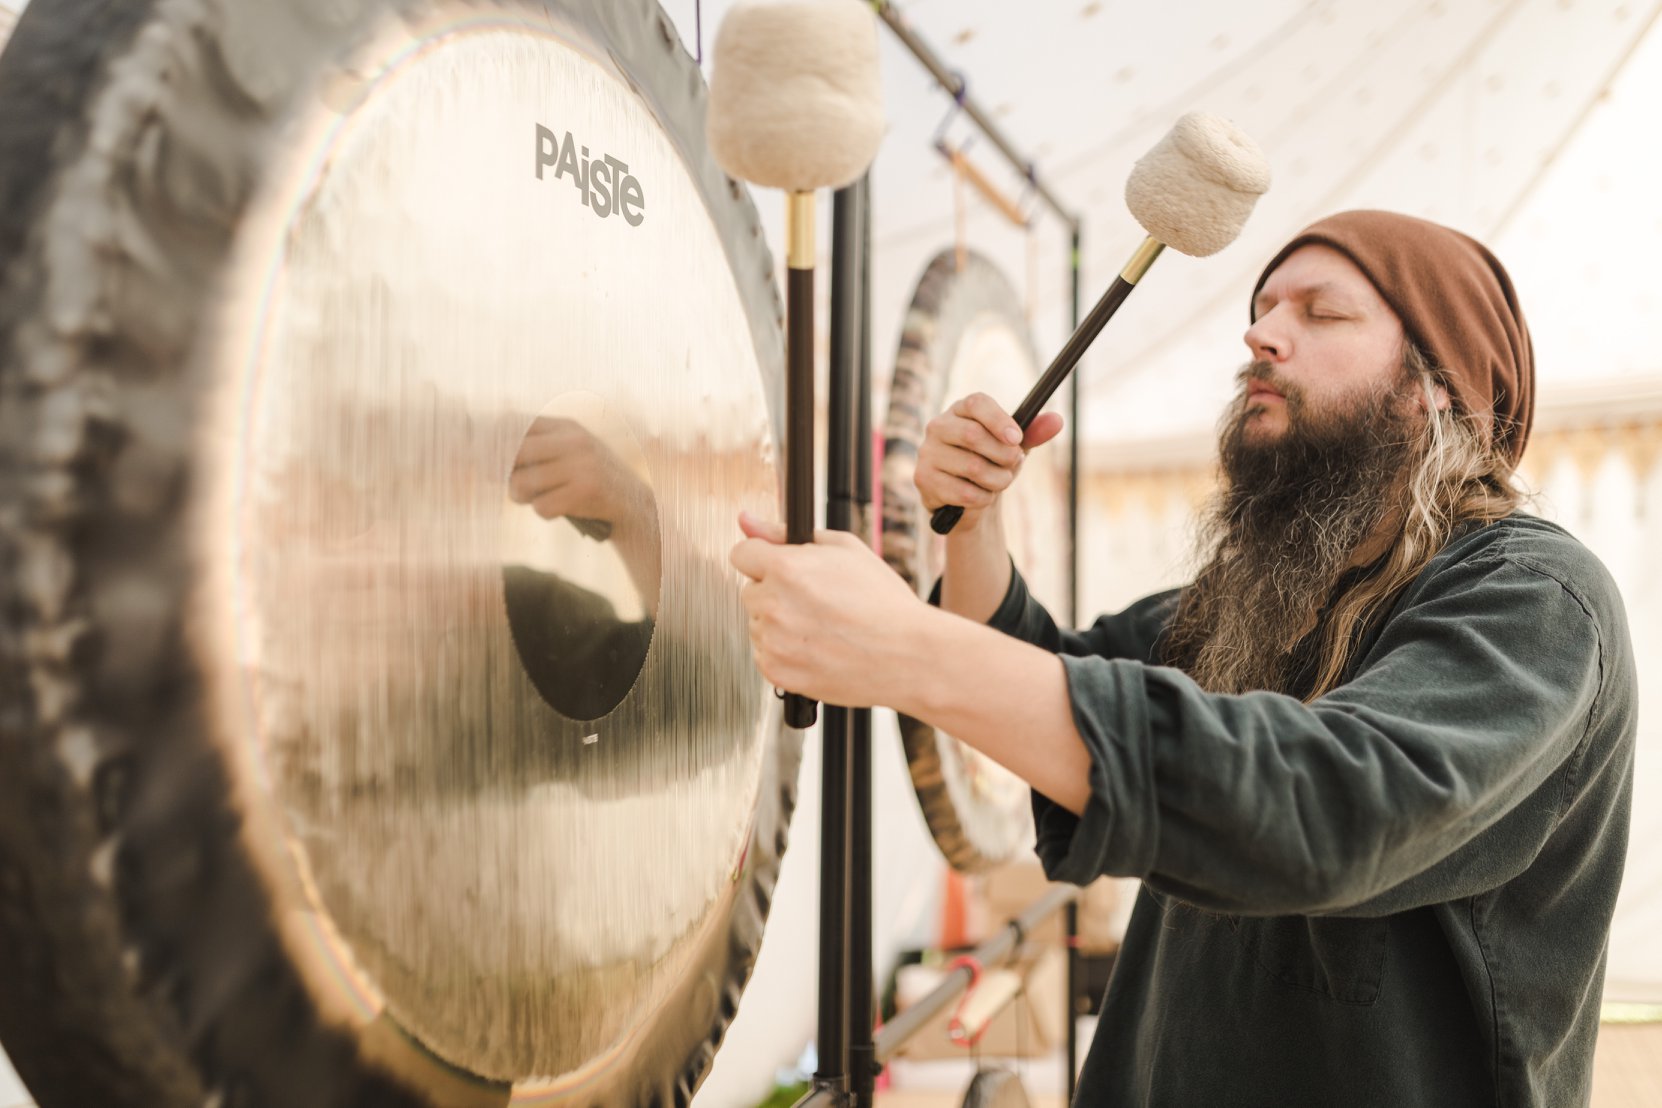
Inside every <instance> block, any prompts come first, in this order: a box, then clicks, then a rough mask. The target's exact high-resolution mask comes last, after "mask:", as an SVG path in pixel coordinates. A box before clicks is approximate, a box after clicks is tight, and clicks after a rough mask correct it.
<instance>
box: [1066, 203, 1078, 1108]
mask: <svg viewBox="0 0 1662 1108" xmlns="http://www.w3.org/2000/svg"><path fill="white" fill-rule="evenodd" d="M1079 239H1080V230H1079V225H1078V224H1075V225H1074V228H1073V242H1072V244H1071V247H1070V249H1069V252H1068V271H1069V272H1068V276H1069V279H1070V281H1071V282H1072V306H1071V307H1070V309H1069V320H1070V322H1069V326H1070V327H1071V328H1072V329H1073V330H1075V331H1077V330H1079V309H1080V304H1081V301H1080V274H1079V259H1080V253H1079V250H1080V243H1079ZM1079 377H1080V375H1079V374H1077V373H1076V374H1074V375H1073V376H1072V377H1070V378H1069V379H1068V383H1069V389H1068V428H1069V430H1068V626H1069V627H1078V626H1079V442H1080V437H1081V436H1080V433H1079ZM1063 930H1064V932H1065V933H1066V935H1067V945H1068V972H1067V987H1066V991H1067V994H1068V996H1067V1021H1068V1022H1067V1044H1068V1049H1067V1067H1068V1073H1067V1088H1068V1099H1067V1103H1069V1104H1072V1103H1073V1093H1074V1083H1075V1082H1076V1081H1077V1080H1078V1078H1077V1076H1076V1075H1077V1074H1078V1073H1079V994H1080V980H1079V979H1080V977H1081V976H1082V975H1081V973H1080V969H1081V966H1080V963H1079V901H1078V900H1070V901H1068V906H1067V910H1066V912H1065V913H1064V915H1063Z"/></svg>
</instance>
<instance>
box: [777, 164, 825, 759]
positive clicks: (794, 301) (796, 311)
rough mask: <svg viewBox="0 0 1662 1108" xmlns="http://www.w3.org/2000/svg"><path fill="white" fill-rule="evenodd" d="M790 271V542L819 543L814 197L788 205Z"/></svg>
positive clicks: (801, 712)
mask: <svg viewBox="0 0 1662 1108" xmlns="http://www.w3.org/2000/svg"><path fill="white" fill-rule="evenodd" d="M787 203H788V205H789V206H788V208H787V209H786V215H787V218H786V238H787V239H789V254H788V255H787V257H786V269H785V541H786V542H788V543H794V544H802V543H810V542H813V541H814V194H813V193H811V192H793V193H791V194H790V198H789V200H788V201H787ZM818 715H819V707H818V705H817V704H816V702H815V701H813V700H810V699H809V698H808V697H805V696H799V695H798V694H796V693H791V692H788V693H786V694H785V725H786V726H787V727H794V728H797V729H798V730H806V729H808V728H810V727H812V726H813V725H814V720H815V718H817V717H818Z"/></svg>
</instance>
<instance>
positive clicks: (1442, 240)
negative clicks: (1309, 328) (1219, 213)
mask: <svg viewBox="0 0 1662 1108" xmlns="http://www.w3.org/2000/svg"><path fill="white" fill-rule="evenodd" d="M1312 243H1319V244H1320V245H1323V246H1330V247H1332V248H1333V249H1335V250H1337V251H1339V252H1340V253H1341V254H1344V255H1345V256H1346V257H1348V258H1350V260H1351V261H1353V262H1355V263H1356V265H1357V267H1358V268H1359V269H1361V270H1362V272H1363V273H1365V274H1367V276H1368V279H1369V280H1370V281H1372V282H1373V283H1374V287H1375V288H1377V289H1378V290H1379V295H1380V296H1382V297H1383V298H1384V299H1385V302H1386V303H1387V304H1389V305H1390V306H1391V309H1392V310H1393V311H1394V312H1396V314H1397V318H1398V319H1400V320H1401V321H1402V328H1403V330H1404V331H1405V332H1406V333H1407V335H1408V337H1409V339H1411V340H1412V341H1413V342H1414V343H1416V344H1417V345H1418V346H1419V347H1420V348H1421V349H1422V350H1424V351H1425V352H1426V354H1427V355H1429V356H1430V358H1431V360H1432V362H1433V363H1434V364H1435V365H1436V366H1437V367H1438V368H1439V369H1440V370H1441V371H1442V372H1443V374H1444V375H1445V378H1446V380H1447V383H1448V387H1449V390H1450V391H1451V392H1452V394H1453V396H1454V401H1455V403H1456V404H1457V405H1458V406H1459V408H1460V410H1461V411H1464V412H1467V413H1469V414H1471V415H1475V416H1479V417H1483V416H1489V417H1490V418H1491V419H1492V424H1491V426H1492V427H1493V432H1492V435H1493V441H1494V442H1495V443H1496V444H1497V445H1498V446H1500V447H1501V449H1502V450H1504V451H1505V453H1506V455H1507V456H1508V457H1509V458H1511V460H1512V464H1513V465H1514V466H1515V465H1517V464H1518V459H1519V458H1520V457H1522V456H1523V449H1524V443H1525V442H1526V441H1528V439H1529V427H1530V424H1531V423H1532V422H1533V420H1534V417H1535V357H1534V354H1533V352H1532V351H1531V349H1530V343H1529V327H1528V326H1527V325H1526V324H1525V323H1524V318H1523V312H1522V310H1521V309H1520V308H1519V307H1518V297H1517V293H1515V292H1514V291H1513V289H1512V280H1511V278H1509V277H1508V276H1507V275H1506V270H1505V269H1504V268H1503V267H1502V266H1501V264H1500V262H1499V261H1498V260H1497V259H1496V258H1495V256H1494V255H1493V254H1491V253H1489V251H1488V250H1487V249H1486V248H1485V247H1484V246H1483V244H1482V243H1479V242H1478V241H1477V240H1476V239H1473V238H1469V237H1468V236H1466V235H1463V234H1461V233H1460V232H1459V231H1455V230H1452V229H1450V228H1448V227H1443V226H1441V225H1439V224H1436V223H1430V222H1427V221H1426V220H1423V219H1415V218H1414V217H1412V216H1406V215H1398V214H1397V213H1395V212H1378V211H1354V212H1340V213H1339V214H1338V215H1333V216H1328V217H1327V218H1326V219H1323V220H1319V221H1317V222H1316V223H1312V224H1311V225H1310V226H1309V227H1306V228H1305V229H1304V230H1303V231H1301V232H1299V234H1298V236H1297V237H1296V238H1294V239H1293V241H1291V242H1289V243H1288V244H1287V245H1286V246H1283V247H1282V248H1281V252H1280V253H1279V254H1277V255H1276V256H1275V257H1274V258H1272V259H1270V264H1269V265H1267V266H1265V267H1264V272H1263V274H1262V275H1261V276H1260V277H1259V278H1258V284H1257V285H1255V286H1254V287H1253V290H1252V296H1253V301H1254V303H1256V301H1257V298H1258V290H1259V289H1261V288H1263V287H1264V282H1265V281H1266V280H1268V279H1269V276H1270V273H1271V272H1272V271H1274V269H1275V267H1276V266H1278V265H1280V264H1281V263H1282V262H1283V261H1285V260H1286V259H1287V256H1288V255H1289V254H1291V253H1292V252H1293V251H1295V250H1297V249H1298V248H1299V247H1301V246H1309V245H1311V244H1312ZM1254 318H1256V313H1254Z"/></svg>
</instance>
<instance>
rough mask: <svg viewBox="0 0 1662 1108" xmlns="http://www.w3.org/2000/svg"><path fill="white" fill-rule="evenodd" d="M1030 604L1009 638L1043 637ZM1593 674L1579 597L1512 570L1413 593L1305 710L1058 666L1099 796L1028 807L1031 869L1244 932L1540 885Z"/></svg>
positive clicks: (1492, 570) (1596, 675)
mask: <svg viewBox="0 0 1662 1108" xmlns="http://www.w3.org/2000/svg"><path fill="white" fill-rule="evenodd" d="M1008 599H1009V598H1007V601H1008ZM1031 607H1036V605H1032V604H1031V601H1028V603H1027V605H1026V606H1025V607H1024V608H1023V610H1022V611H1020V612H1019V613H1018V612H1016V611H1014V609H1012V612H1010V613H1004V612H1003V609H1002V608H1001V614H1008V615H1011V616H1012V621H1011V623H1010V625H1009V626H1008V627H1007V628H1006V629H1013V631H1012V633H1016V632H1018V631H1019V632H1025V633H1031V632H1035V631H1036V630H1037V631H1039V632H1042V631H1043V628H1042V622H1043V621H1039V620H1037V619H1036V617H1035V616H1034V615H1033V613H1032V612H1031V611H1030V610H1027V609H1029V608H1031ZM1046 618H1047V619H1048V617H1046ZM1098 626H1099V627H1100V622H1099V625H1098ZM1093 630H1095V629H1093ZM1024 637H1025V635H1024ZM1080 638H1081V643H1080V645H1084V646H1087V647H1088V646H1089V645H1091V643H1090V633H1089V632H1087V633H1085V634H1084V635H1082V636H1081V637H1080ZM1030 641H1032V640H1030ZM1053 641H1054V642H1056V643H1057V644H1059V645H1060V644H1062V643H1063V641H1064V640H1063V639H1062V637H1061V636H1060V634H1059V633H1058V634H1057V638H1056V639H1054V640H1053ZM1052 648H1053V649H1054V648H1055V647H1052ZM1068 653H1070V654H1073V653H1074V652H1068ZM1602 658H1603V645H1602V642H1601V634H1600V628H1599V626H1598V623H1597V620H1596V619H1595V618H1594V616H1593V615H1592V613H1591V609H1590V607H1589V605H1588V604H1586V603H1585V602H1583V600H1582V599H1580V597H1579V595H1578V592H1577V590H1576V587H1575V585H1574V584H1573V583H1569V582H1566V581H1565V580H1564V579H1562V578H1561V577H1560V576H1555V575H1554V574H1552V573H1549V572H1547V571H1545V570H1543V569H1542V568H1539V567H1536V566H1532V565H1529V564H1524V563H1521V562H1518V561H1513V560H1508V559H1504V558H1499V557H1495V558H1476V559H1471V560H1467V561H1463V562H1458V563H1456V564H1453V565H1450V566H1447V567H1444V568H1442V569H1440V570H1438V571H1436V572H1435V573H1434V574H1432V575H1431V576H1430V579H1428V580H1423V581H1421V582H1418V583H1416V586H1415V587H1414V589H1413V590H1412V592H1411V594H1410V595H1409V596H1407V597H1406V598H1405V599H1404V601H1403V602H1402V605H1401V608H1400V609H1399V610H1398V611H1397V612H1396V613H1394V614H1393V616H1392V617H1391V619H1390V620H1389V621H1388V623H1387V624H1386V625H1385V627H1384V629H1383V631H1382V632H1381V634H1380V636H1379V638H1378V640H1377V641H1376V642H1375V643H1374V644H1373V645H1372V646H1371V648H1370V649H1369V650H1368V652H1367V655H1366V657H1365V659H1364V660H1363V663H1362V665H1361V666H1360V668H1359V670H1358V671H1357V673H1356V674H1355V676H1354V677H1353V679H1352V680H1350V681H1349V682H1347V683H1346V684H1344V685H1342V686H1340V687H1339V688H1337V689H1335V690H1333V691H1332V692H1331V693H1329V694H1328V695H1326V696H1323V697H1321V698H1319V699H1317V700H1316V701H1314V702H1312V703H1309V704H1305V703H1303V702H1301V701H1299V700H1297V699H1296V698H1293V697H1289V696H1282V695H1279V694H1275V693H1267V692H1255V693H1248V694H1244V695H1237V696H1226V695H1219V694H1213V693H1208V692H1205V691H1204V690H1202V689H1201V688H1200V687H1199V686H1198V685H1196V684H1195V682H1194V681H1192V680H1191V679H1190V678H1188V677H1187V676H1186V675H1184V674H1182V673H1181V672H1179V671H1177V670H1173V669H1168V668H1162V667H1158V666H1153V665H1148V664H1145V663H1144V662H1141V661H1135V660H1127V659H1124V658H1118V659H1116V658H1109V657H1102V656H1096V655H1087V654H1084V653H1079V654H1076V655H1075V656H1068V657H1064V659H1063V663H1064V666H1065V668H1066V672H1067V679H1068V688H1069V695H1070V698H1071V701H1072V708H1073V716H1074V721H1075V723H1076V725H1077V727H1078V730H1079V733H1080V735H1081V736H1082V737H1083V739H1084V741H1085V744H1086V746H1087V748H1088V749H1089V751H1090V756H1091V762H1092V767H1091V797H1090V800H1089V802H1088V804H1087V806H1086V809H1085V811H1084V813H1083V815H1082V816H1080V817H1077V818H1076V817H1074V816H1072V815H1071V814H1070V813H1068V812H1066V811H1064V810H1063V809H1061V808H1059V807H1057V806H1055V805H1053V804H1051V803H1050V802H1049V801H1048V800H1047V799H1046V798H1044V797H1043V796H1041V795H1039V794H1035V795H1034V816H1035V822H1036V824H1037V827H1038V852H1039V856H1040V859H1041V861H1042V862H1043V863H1044V865H1045V868H1046V871H1047V872H1048V873H1049V874H1050V876H1051V877H1052V878H1054V879H1057V880H1066V881H1072V882H1076V883H1085V882H1088V881H1090V880H1092V879H1094V878H1096V877H1097V876H1100V875H1102V874H1112V875H1117V876H1131V877H1140V878H1143V879H1144V880H1145V881H1147V882H1148V883H1149V884H1150V885H1151V886H1153V887H1155V888H1157V889H1160V890H1162V891H1166V892H1170V893H1171V894H1173V895H1175V896H1179V897H1181V898H1182V899H1184V900H1187V901H1189V902H1190V903H1193V904H1196V905H1198V906H1200V907H1202V908H1207V909H1210V910H1213V911H1221V912H1234V913H1241V914H1253V915H1257V914H1263V915H1280V914H1294V913H1297V914H1318V913H1324V912H1325V913H1345V914H1376V913H1377V914H1386V913H1389V912H1395V911H1401V910H1405V909H1407V908H1410V907H1414V906H1416V905H1419V904H1429V903H1436V902H1439V901H1444V900H1448V899H1451V898H1453V897H1457V896H1468V895H1475V894H1477V893H1479V892H1482V891H1485V890H1487V889H1490V888H1494V887H1496V886H1498V885H1500V884H1502V883H1504V882H1505V881H1507V880H1509V879H1510V878H1511V877H1512V876H1515V875H1516V874H1517V873H1519V872H1522V870H1523V869H1525V868H1527V867H1528V865H1529V864H1530V862H1531V861H1532V860H1533V858H1534V857H1535V856H1536V854H1537V853H1538V852H1539V851H1540V849H1541V848H1542V845H1543V844H1544V843H1545V841H1546V839H1547V838H1548V837H1549V836H1550V834H1551V832H1552V829H1553V828H1554V826H1555V825H1556V823H1557V821H1558V819H1559V818H1560V816H1561V814H1562V813H1561V807H1562V805H1563V803H1564V802H1565V798H1566V797H1568V796H1569V795H1571V794H1572V792H1573V790H1572V789H1571V788H1570V785H1571V784H1573V777H1574V773H1575V766H1576V762H1577V758H1578V756H1579V748H1580V746H1581V744H1582V741H1583V738H1584V736H1585V735H1586V734H1587V732H1588V725H1589V722H1590V717H1591V710H1592V705H1593V704H1594V702H1595V699H1596V697H1597V695H1598V693H1599V691H1600V688H1601V684H1602V681H1603V661H1602Z"/></svg>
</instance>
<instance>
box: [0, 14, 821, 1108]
mask: <svg viewBox="0 0 1662 1108" xmlns="http://www.w3.org/2000/svg"><path fill="white" fill-rule="evenodd" d="M704 102H705V101H704V89H703V83H702V81H701V79H700V75H699V72H698V69H697V67H696V66H695V65H694V63H693V61H692V59H691V58H689V57H688V56H687V54H686V53H685V51H684V50H683V48H682V46H681V44H680V40H679V38H678V36H677V35H676V33H675V32H674V30H673V28H672V27H671V25H670V24H669V22H668V21H667V19H666V18H665V17H664V16H663V14H662V13H661V12H660V11H659V10H658V8H657V7H656V5H655V4H652V3H649V2H642V0H561V2H558V3H544V2H540V0H536V2H533V0H499V2H492V0H433V2H416V0H408V2H406V0H288V2H281V3H279V2H275V0H148V2H147V0H134V2H130V3H122V4H113V5H112V4H108V3H106V2H104V0H34V2H33V3H32V4H31V5H30V7H29V8H28V9H27V11H26V12H25V14H24V15H23V17H22V19H21V21H20V23H19V25H18V27H17V30H16V34H15V36H14V38H13V39H12V42H11V44H10V47H9V48H8V50H7V52H6V54H5V57H4V60H3V64H0V265H3V276H4V282H5V283H4V297H3V304H4V309H3V310H4V318H3V321H0V322H3V327H4V330H3V336H0V337H3V347H0V451H3V455H0V558H3V568H0V590H3V606H0V613H3V614H0V652H3V653H0V681H3V688H0V698H3V700H0V703H3V707H0V712H3V716H0V721H3V722H0V983H3V987H0V1038H3V1040H4V1044H5V1047H6V1050H7V1051H8V1053H10V1055H11V1056H12V1058H13V1059H14V1061H15V1063H16V1066H17V1069H18V1071H19V1072H20V1074H21V1075H22V1077H23V1078H24V1080H25V1082H26V1083H27V1084H28V1086H29V1088H30V1090H31V1092H32V1093H33V1094H34V1095H35V1096H36V1097H37V1098H38V1099H39V1101H40V1103H41V1104H42V1105H43V1106H44V1108H60V1106H72V1108H83V1106H86V1105H93V1104H98V1105H137V1106H143V1108H169V1106H173V1105H190V1106H193V1108H194V1106H199V1105H213V1106H219V1108H231V1106H233V1105H235V1106H243V1105H269V1106H274V1108H285V1106H295V1108H322V1106H328V1105H339V1106H341V1108H364V1106H369V1105H381V1104H388V1105H392V1104H435V1105H503V1104H509V1103H513V1104H546V1103H584V1104H590V1103H594V1104H599V1103H605V1104H623V1103H628V1104H636V1103H684V1102H685V1101H687V1100H688V1099H689V1098H690V1096H691V1091H692V1089H693V1087H694V1086H695V1085H696V1083H697V1081H698V1080H699V1078H700V1077H701V1076H702V1075H703V1073H704V1072H705V1070H706V1069H707V1067H708V1064H709V1062H710V1059H711V1057H712V1054H713V1052H714V1049H715V1045H716V1044H717V1043H718V1042H719V1040H720V1037H721V1034H722V1031H723V1029H724V1028H725V1026H726V1024H727V1023H728V1021H729V1020H730V1019H731V1017H732V1015H733V1013H734V1011H735V1007H736V1004H737V997H738V992H739V989H740V987H741V986H742V984H743V981H744V979H745V977H746V976H747V974H748V972H749V969H750V967H751V964H752V962H753V959H754V956H755V953H756V950H757V946H758V944H759V942H760V937H761V928H762V921H763V917H764V915H765V912H766V909H767V904H768V900H769V897H770V895H771V892H772V887H773V881H774V878H775V876H776V874H777V868H778V862H779V855H780V852H781V850H782V849H783V847H784V841H785V829H786V822H787V820H788V817H789V809H790V805H791V799H792V795H793V791H794V781H795V776H796V768H797V763H798V758H799V747H798V745H797V743H796V742H795V741H793V740H792V738H791V737H790V733H789V732H786V731H785V730H784V729H783V728H782V726H781V723H780V720H779V715H778V712H777V710H776V709H775V703H776V701H775V698H774V697H773V696H772V695H770V694H769V691H768V690H767V688H766V687H765V683H764V682H763V681H762V679H761V678H760V677H759V676H758V674H757V672H756V670H755V668H754V666H753V665H752V663H751V660H750V653H749V646H748V639H747V635H746V628H745V620H744V615H743V609H742V608H741V607H740V605H739V603H738V599H737V584H738V583H737V579H736V575H734V574H733V573H732V572H731V571H730V570H729V569H728V567H727V564H726V552H727V550H728V548H729V547H730V546H731V544H732V542H733V541H734V540H735V538H736V537H737V536H736V530H735V528H736V524H735V518H736V515H737V513H738V511H739V510H740V509H741V508H748V509H750V510H752V511H761V512H775V511H777V504H778V498H779V492H778V480H777V475H776V470H775V433H776V427H777V425H778V415H779V412H778V408H779V398H778V396H777V395H776V383H777V381H778V380H779V375H780V360H781V335H780V318H779V317H780V310H779V306H778V302H777V297H776V294H775V293H774V291H773V284H772V276H771V275H772V264H771V261H770V259H769V257H768V255H767V251H766V249H765V246H764V245H763V242H762V239H761V232H760V227H759V224H758V222H757V219H756V215H755V212H754V210H753V208H752V207H751V205H750V202H749V200H748V198H747V196H746V195H745V194H744V192H743V190H741V189H739V188H738V187H737V186H735V185H733V184H732V182H730V181H729V180H728V179H727V178H726V177H725V176H723V175H722V174H721V173H720V172H719V171H718V170H717V169H716V168H715V167H714V166H713V164H712V162H711V161H710V159H709V158H708V157H707V156H706V154H705V152H704V149H703V138H702V135H703V115H704Z"/></svg>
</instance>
